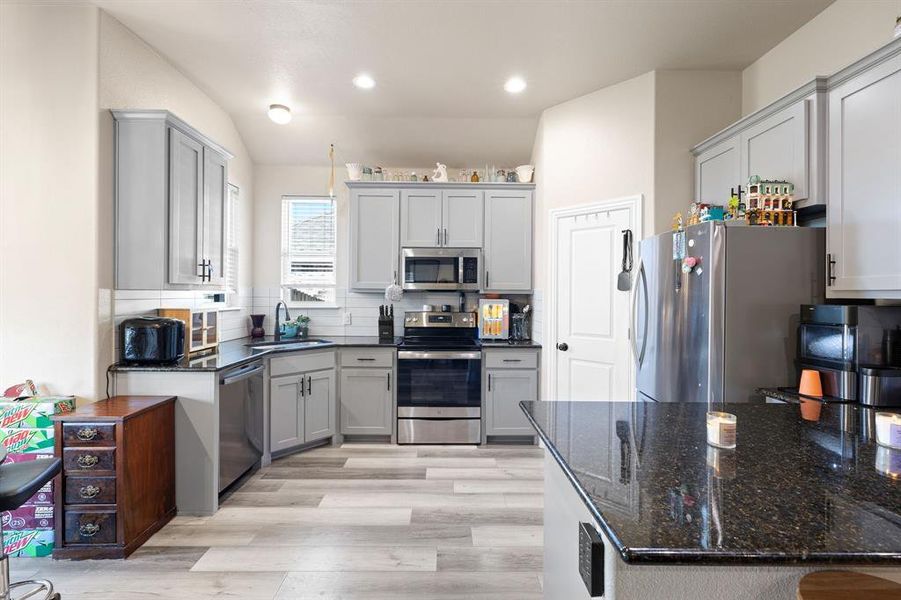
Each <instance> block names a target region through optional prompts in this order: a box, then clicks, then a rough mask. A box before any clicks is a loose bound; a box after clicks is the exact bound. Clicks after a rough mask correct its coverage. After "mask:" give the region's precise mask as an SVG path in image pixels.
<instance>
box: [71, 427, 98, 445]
mask: <svg viewBox="0 0 901 600" xmlns="http://www.w3.org/2000/svg"><path fill="white" fill-rule="evenodd" d="M75 437H77V438H78V439H79V440H81V441H82V442H90V441H91V440H93V439H94V438H95V437H97V428H96V427H82V428H81V429H79V430H78V431H77V432H76V433H75Z"/></svg>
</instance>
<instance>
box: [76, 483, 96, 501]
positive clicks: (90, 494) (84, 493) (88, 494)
mask: <svg viewBox="0 0 901 600" xmlns="http://www.w3.org/2000/svg"><path fill="white" fill-rule="evenodd" d="M99 494H100V488H99V487H97V486H95V485H86V486H84V487H82V488H81V489H80V490H78V495H79V496H81V497H82V498H85V499H88V500H90V499H91V498H96V497H97V496H98V495H99Z"/></svg>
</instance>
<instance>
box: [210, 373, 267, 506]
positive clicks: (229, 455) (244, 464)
mask: <svg viewBox="0 0 901 600" xmlns="http://www.w3.org/2000/svg"><path fill="white" fill-rule="evenodd" d="M262 457H263V363H262V362H261V361H258V362H253V363H250V364H247V365H243V366H240V367H237V368H235V369H231V370H229V371H225V372H224V373H222V374H221V375H220V376H219V493H220V494H221V493H222V491H223V490H225V489H226V488H227V487H229V486H230V485H231V484H233V483H234V482H235V481H237V480H238V479H240V477H241V476H242V475H244V474H245V473H247V472H248V471H250V470H251V469H254V468H256V467H259V465H260V459H261V458H262Z"/></svg>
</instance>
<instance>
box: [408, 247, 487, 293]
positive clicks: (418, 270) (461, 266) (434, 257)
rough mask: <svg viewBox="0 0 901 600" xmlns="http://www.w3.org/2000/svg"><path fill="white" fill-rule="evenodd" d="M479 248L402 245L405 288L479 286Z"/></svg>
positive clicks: (463, 287) (460, 288)
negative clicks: (462, 248) (410, 246)
mask: <svg viewBox="0 0 901 600" xmlns="http://www.w3.org/2000/svg"><path fill="white" fill-rule="evenodd" d="M479 256H480V252H479V251H478V250H461V249H454V248H404V250H403V279H404V283H403V287H404V289H405V290H460V291H467V290H468V291H477V290H478V289H479Z"/></svg>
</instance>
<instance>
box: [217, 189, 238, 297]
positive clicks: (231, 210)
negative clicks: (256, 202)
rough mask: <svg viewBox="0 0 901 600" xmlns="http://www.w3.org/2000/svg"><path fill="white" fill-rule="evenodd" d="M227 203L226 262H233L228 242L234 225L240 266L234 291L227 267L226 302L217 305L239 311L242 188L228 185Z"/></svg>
mask: <svg viewBox="0 0 901 600" xmlns="http://www.w3.org/2000/svg"><path fill="white" fill-rule="evenodd" d="M233 191H234V194H235V196H234V200H233V199H232V192H233ZM227 202H228V204H227V206H226V211H225V217H226V230H225V231H226V236H225V242H226V246H225V256H226V260H228V261H231V258H232V256H231V248H232V246H230V245H229V244H228V242H229V241H232V240H231V237H232V236H231V231H232V225H234V227H235V238H236V239H235V240H234V249H235V256H234V258H235V260H236V261H237V263H238V264H237V265H234V270H235V286H234V289H229V287H228V270H229V269H231V265H230V264H229V265H227V266H226V281H225V302H221V303H217V304H221V305H222V308H221V309H220V310H230V309H234V310H238V309H240V308H241V307H240V306H238V305H237V304H235V303H236V302H237V300H238V298H239V297H240V295H241V291H240V290H241V285H240V283H241V271H240V266H241V246H240V238H241V233H240V231H239V230H238V226H239V224H240V219H239V218H238V208H240V203H241V188H239V187H238V186H236V185H235V184H233V183H229V184H228V196H227ZM233 203H236V204H237V206H233ZM233 219H234V221H235V222H234V223H232V220H233Z"/></svg>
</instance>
